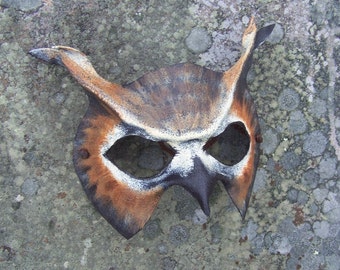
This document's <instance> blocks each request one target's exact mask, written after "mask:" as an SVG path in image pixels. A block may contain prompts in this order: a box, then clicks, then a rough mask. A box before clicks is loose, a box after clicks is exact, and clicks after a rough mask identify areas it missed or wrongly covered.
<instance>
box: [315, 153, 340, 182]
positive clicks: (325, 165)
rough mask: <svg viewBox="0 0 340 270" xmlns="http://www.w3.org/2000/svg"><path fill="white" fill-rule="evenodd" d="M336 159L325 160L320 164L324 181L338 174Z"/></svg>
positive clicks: (320, 171) (320, 172)
mask: <svg viewBox="0 0 340 270" xmlns="http://www.w3.org/2000/svg"><path fill="white" fill-rule="evenodd" d="M336 164H337V161H336V159H335V158H323V159H322V160H321V161H320V164H319V174H320V177H321V178H322V179H330V178H332V177H333V176H334V174H335V172H336Z"/></svg>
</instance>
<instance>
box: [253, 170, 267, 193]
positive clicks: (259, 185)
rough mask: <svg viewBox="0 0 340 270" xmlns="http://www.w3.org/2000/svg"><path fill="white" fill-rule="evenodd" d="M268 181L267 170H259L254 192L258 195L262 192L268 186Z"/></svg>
mask: <svg viewBox="0 0 340 270" xmlns="http://www.w3.org/2000/svg"><path fill="white" fill-rule="evenodd" d="M267 179H268V174H267V172H266V170H264V169H262V168H259V169H257V172H256V177H255V181H254V186H253V192H254V193H256V192H258V191H260V190H263V189H264V188H265V186H266V183H267Z"/></svg>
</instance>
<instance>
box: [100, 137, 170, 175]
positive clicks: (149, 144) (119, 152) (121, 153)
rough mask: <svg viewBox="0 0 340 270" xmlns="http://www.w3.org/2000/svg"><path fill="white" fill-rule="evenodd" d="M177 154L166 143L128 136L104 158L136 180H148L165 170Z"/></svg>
mask: <svg viewBox="0 0 340 270" xmlns="http://www.w3.org/2000/svg"><path fill="white" fill-rule="evenodd" d="M175 153H176V152H175V150H174V149H173V148H171V146H170V145H169V144H167V143H165V142H155V141H151V140H147V139H145V138H142V137H138V136H127V137H123V138H121V139H119V140H117V141H116V142H115V143H114V144H113V145H112V146H111V148H110V149H109V150H107V151H106V153H105V154H104V157H105V158H107V159H108V160H110V161H111V162H112V163H113V164H114V165H116V166H117V167H118V168H119V169H120V170H122V171H124V172H125V173H127V174H129V175H131V176H133V177H135V178H148V177H153V176H156V175H157V174H159V173H160V172H161V171H162V170H163V169H165V168H166V167H167V166H168V164H169V163H170V162H171V160H172V158H173V156H174V155H175Z"/></svg>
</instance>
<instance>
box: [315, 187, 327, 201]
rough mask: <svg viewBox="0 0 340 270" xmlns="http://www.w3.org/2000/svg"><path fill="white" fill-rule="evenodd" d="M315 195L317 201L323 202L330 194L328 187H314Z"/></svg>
mask: <svg viewBox="0 0 340 270" xmlns="http://www.w3.org/2000/svg"><path fill="white" fill-rule="evenodd" d="M313 195H314V198H315V200H316V202H317V203H322V202H323V201H324V200H325V199H326V197H327V195H328V189H325V188H317V189H314V190H313Z"/></svg>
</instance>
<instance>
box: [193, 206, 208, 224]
mask: <svg viewBox="0 0 340 270" xmlns="http://www.w3.org/2000/svg"><path fill="white" fill-rule="evenodd" d="M208 219H209V217H208V216H207V215H206V214H204V212H203V210H202V209H196V210H195V213H194V215H193V217H192V223H194V224H196V225H202V224H204V223H207V221H208Z"/></svg>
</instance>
